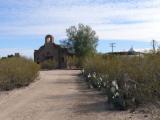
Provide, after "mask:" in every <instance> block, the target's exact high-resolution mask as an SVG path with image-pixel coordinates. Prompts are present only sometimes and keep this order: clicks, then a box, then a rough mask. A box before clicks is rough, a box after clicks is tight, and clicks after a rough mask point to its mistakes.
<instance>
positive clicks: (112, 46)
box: [110, 43, 116, 53]
mask: <svg viewBox="0 0 160 120" xmlns="http://www.w3.org/2000/svg"><path fill="white" fill-rule="evenodd" d="M115 44H116V43H110V47H111V48H112V53H113V49H114V47H116V46H115Z"/></svg>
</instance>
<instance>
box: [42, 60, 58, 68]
mask: <svg viewBox="0 0 160 120" xmlns="http://www.w3.org/2000/svg"><path fill="white" fill-rule="evenodd" d="M57 64H58V63H57V62H56V61H55V60H50V59H49V60H45V61H44V62H42V63H41V64H40V66H41V69H47V70H52V69H56V68H57Z"/></svg>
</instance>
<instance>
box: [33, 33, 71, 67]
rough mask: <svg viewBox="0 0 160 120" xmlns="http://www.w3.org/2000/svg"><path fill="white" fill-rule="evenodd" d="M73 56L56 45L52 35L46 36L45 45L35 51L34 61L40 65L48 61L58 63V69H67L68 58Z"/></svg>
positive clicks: (65, 49)
mask: <svg viewBox="0 0 160 120" xmlns="http://www.w3.org/2000/svg"><path fill="white" fill-rule="evenodd" d="M68 56H71V54H70V53H69V52H68V49H67V48H63V47H61V46H60V45H57V44H55V43H54V37H53V36H52V35H46V37H45V43H44V45H42V46H41V47H40V48H39V49H38V50H35V51H34V61H35V62H36V63H38V64H40V63H42V62H44V61H46V60H54V61H56V65H57V66H56V68H67V57H68Z"/></svg>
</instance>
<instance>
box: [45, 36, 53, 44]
mask: <svg viewBox="0 0 160 120" xmlns="http://www.w3.org/2000/svg"><path fill="white" fill-rule="evenodd" d="M53 42H54V37H53V36H52V35H46V37H45V45H48V44H52V43H53Z"/></svg>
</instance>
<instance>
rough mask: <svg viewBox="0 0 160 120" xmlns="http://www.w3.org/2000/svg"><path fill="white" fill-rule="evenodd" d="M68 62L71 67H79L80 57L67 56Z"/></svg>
mask: <svg viewBox="0 0 160 120" xmlns="http://www.w3.org/2000/svg"><path fill="white" fill-rule="evenodd" d="M67 64H68V67H69V68H75V67H78V58H77V57H76V56H69V57H67Z"/></svg>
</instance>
